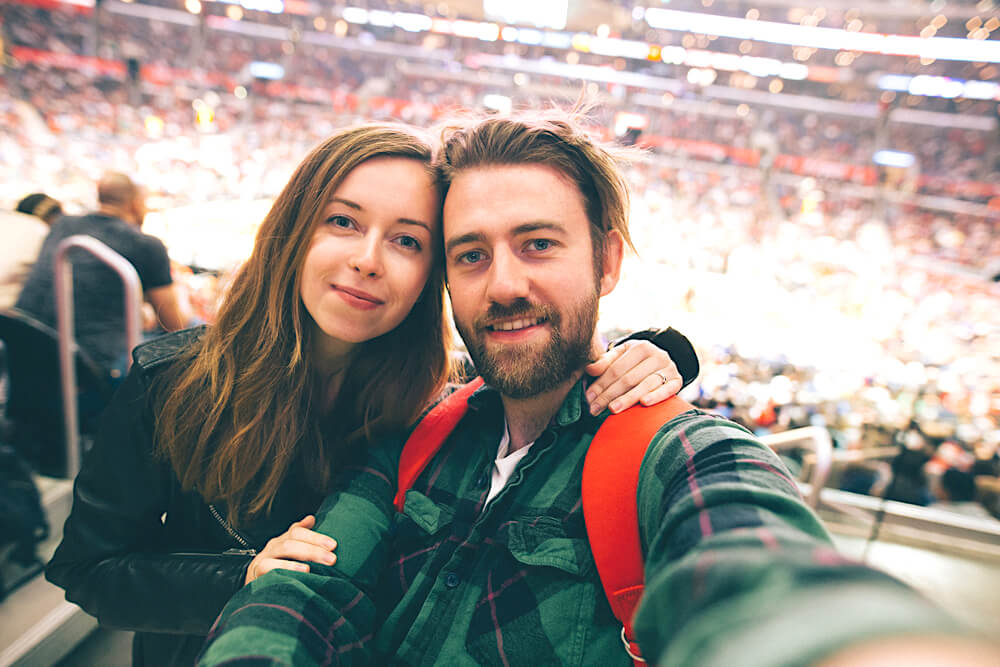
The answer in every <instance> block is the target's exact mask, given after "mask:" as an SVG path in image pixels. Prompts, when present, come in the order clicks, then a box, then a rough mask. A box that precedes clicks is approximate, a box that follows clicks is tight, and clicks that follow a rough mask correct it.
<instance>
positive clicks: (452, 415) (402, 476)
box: [393, 377, 483, 512]
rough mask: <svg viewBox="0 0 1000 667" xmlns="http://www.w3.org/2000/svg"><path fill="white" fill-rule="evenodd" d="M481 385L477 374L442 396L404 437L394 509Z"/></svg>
mask: <svg viewBox="0 0 1000 667" xmlns="http://www.w3.org/2000/svg"><path fill="white" fill-rule="evenodd" d="M481 386H483V378H480V377H477V378H476V379H475V380H473V381H472V382H469V383H468V384H465V385H462V386H461V387H460V388H459V389H457V390H456V391H454V392H453V393H451V394H449V395H448V396H446V397H444V399H442V400H441V402H440V403H438V404H437V405H435V406H434V407H433V408H431V410H430V412H428V413H427V415H426V416H425V417H424V418H423V419H421V420H420V423H419V424H417V427H416V428H415V429H413V433H411V434H410V437H409V438H407V440H406V444H405V445H403V453H402V454H401V455H400V457H399V484H398V486H397V490H396V498H395V499H394V500H393V504H394V505H395V506H396V511H397V512H402V511H403V505H404V504H406V492H407V491H409V490H410V488H411V487H412V486H413V483H414V482H416V481H417V477H420V473H422V472H423V471H424V468H426V467H427V464H428V463H430V460H431V459H432V458H434V455H435V454H437V451H438V450H439V449H440V448H441V445H442V444H444V441H445V440H447V439H448V436H449V435H451V432H452V431H454V430H455V427H456V426H457V425H458V422H459V421H461V419H462V417H464V416H465V413H466V411H467V410H468V409H469V396H471V395H472V392H474V391H475V390H477V389H479V388H480V387H481Z"/></svg>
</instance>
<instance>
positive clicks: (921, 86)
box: [909, 74, 965, 99]
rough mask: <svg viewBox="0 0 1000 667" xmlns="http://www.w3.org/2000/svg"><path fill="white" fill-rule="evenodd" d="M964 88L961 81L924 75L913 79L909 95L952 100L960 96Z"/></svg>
mask: <svg viewBox="0 0 1000 667" xmlns="http://www.w3.org/2000/svg"><path fill="white" fill-rule="evenodd" d="M964 89H965V86H963V85H962V82H961V81H956V80H955V79H949V78H948V77H945V76H928V75H926V74H923V75H920V76H915V77H913V81H911V82H910V90H909V92H910V94H911V95H924V96H927V97H946V98H948V99H954V98H956V97H958V96H959V95H961V94H962V91H963V90H964Z"/></svg>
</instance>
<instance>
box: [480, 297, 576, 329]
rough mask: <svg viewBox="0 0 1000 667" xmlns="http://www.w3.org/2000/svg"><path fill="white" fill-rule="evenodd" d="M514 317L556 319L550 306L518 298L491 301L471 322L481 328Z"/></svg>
mask: <svg viewBox="0 0 1000 667" xmlns="http://www.w3.org/2000/svg"><path fill="white" fill-rule="evenodd" d="M516 317H524V318H543V319H546V320H551V321H554V320H555V319H556V313H555V312H553V311H552V310H551V309H550V308H547V307H545V306H542V305H536V304H533V303H531V302H530V301H528V300H527V299H525V298H520V299H517V300H515V301H513V302H511V303H506V304H505V303H496V302H493V303H491V304H490V307H489V308H487V309H486V313H485V314H484V315H480V316H479V317H477V318H476V320H475V322H474V323H473V324H474V326H475V328H476V329H477V330H482V329H485V328H486V327H488V326H491V325H493V324H495V323H496V322H499V321H502V320H510V319H511V318H516Z"/></svg>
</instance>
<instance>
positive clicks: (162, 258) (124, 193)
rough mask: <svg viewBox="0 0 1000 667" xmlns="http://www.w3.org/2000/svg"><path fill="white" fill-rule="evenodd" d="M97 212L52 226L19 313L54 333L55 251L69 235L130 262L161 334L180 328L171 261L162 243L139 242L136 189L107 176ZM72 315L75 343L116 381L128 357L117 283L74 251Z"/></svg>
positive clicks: (140, 206)
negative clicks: (93, 241) (101, 244)
mask: <svg viewBox="0 0 1000 667" xmlns="http://www.w3.org/2000/svg"><path fill="white" fill-rule="evenodd" d="M97 201H98V210H97V211H96V212H94V213H90V214H87V215H82V216H65V217H63V218H61V219H60V220H59V221H58V222H56V224H54V225H53V226H52V231H51V232H50V233H49V235H48V237H47V238H46V239H45V242H44V243H43V244H42V249H41V252H40V253H39V255H38V261H36V262H35V265H34V266H33V267H32V269H31V273H30V274H29V275H28V278H27V280H26V281H25V283H24V288H23V289H22V290H21V294H20V296H19V297H18V299H17V304H16V307H17V308H18V309H19V310H22V311H24V312H25V313H27V314H29V315H31V316H33V317H35V318H36V319H38V320H40V321H41V322H43V323H45V324H47V325H49V326H51V327H52V328H56V303H55V301H56V300H55V286H54V276H53V265H54V261H55V253H56V247H57V246H58V245H59V242H60V241H62V240H63V239H65V238H67V237H69V236H73V235H75V234H84V235H87V236H92V237H94V238H96V239H98V240H99V241H102V242H104V243H105V244H107V245H108V246H109V247H110V248H111V249H112V250H114V251H116V252H118V254H120V255H122V256H123V257H124V258H125V259H127V260H128V261H129V262H131V264H132V266H134V267H135V270H136V272H137V273H138V274H139V280H140V281H141V282H142V290H143V295H144V297H145V299H146V300H147V301H148V302H149V303H150V304H151V305H152V306H153V310H155V311H156V316H157V318H158V319H159V321H160V326H162V327H163V329H165V330H166V331H175V330H177V329H181V328H183V327H184V326H185V324H186V316H185V315H184V313H183V311H182V309H181V307H180V305H179V302H178V299H177V294H176V292H175V290H174V285H173V284H172V282H173V281H172V280H171V277H170V259H169V258H168V256H167V249H166V248H165V247H164V245H163V243H162V242H161V241H160V240H159V239H157V238H156V237H154V236H149V235H148V234H143V233H142V231H141V227H142V221H143V219H144V218H145V216H146V202H145V194H144V192H143V190H142V188H141V187H140V186H138V185H136V184H135V183H133V182H132V179H130V178H129V177H128V176H126V175H125V174H120V173H116V172H108V173H106V174H105V175H104V176H103V177H101V180H100V182H98V184H97ZM71 256H72V260H73V295H74V296H73V311H74V316H75V317H74V320H75V322H74V326H75V333H76V340H77V342H78V343H79V345H80V348H81V349H82V350H83V351H84V352H86V353H87V354H88V355H89V356H90V357H91V358H93V359H94V361H96V362H97V363H98V364H100V365H101V366H103V367H105V368H107V369H108V371H109V372H110V373H111V374H112V375H113V376H115V377H120V375H121V373H122V371H123V370H124V367H125V360H126V359H127V355H128V354H129V353H130V352H131V351H130V350H126V349H125V348H126V342H125V304H124V289H123V287H122V285H121V281H120V279H119V278H118V275H117V274H116V273H115V272H114V271H113V270H112V269H110V268H109V267H107V266H105V264H104V263H103V262H101V261H100V260H98V259H97V258H96V257H94V256H92V255H91V254H90V253H86V252H83V251H73V252H72V255H71Z"/></svg>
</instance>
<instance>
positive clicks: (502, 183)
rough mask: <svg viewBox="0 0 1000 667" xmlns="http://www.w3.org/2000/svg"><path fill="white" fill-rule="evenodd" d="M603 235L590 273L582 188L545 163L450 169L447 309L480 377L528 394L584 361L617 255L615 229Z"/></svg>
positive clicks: (544, 387)
mask: <svg viewBox="0 0 1000 667" xmlns="http://www.w3.org/2000/svg"><path fill="white" fill-rule="evenodd" d="M607 239H608V240H607V243H606V247H605V253H604V261H603V263H602V266H601V270H600V272H599V275H595V270H594V261H593V250H592V248H593V246H592V243H591V238H590V222H589V221H588V219H587V214H586V210H585V208H584V200H583V195H582V194H581V193H580V191H579V189H578V188H577V187H576V185H575V184H574V183H573V182H572V181H570V180H569V179H568V178H566V177H565V176H563V175H562V173H561V172H559V171H557V170H556V169H554V168H552V167H548V166H544V165H538V164H532V165H514V166H494V167H479V168H474V169H468V170H466V171H463V172H460V173H459V175H458V176H457V177H456V178H455V179H454V181H453V182H452V184H451V187H450V189H449V190H448V196H447V198H446V199H445V204H444V240H445V261H446V266H447V271H448V285H449V290H450V293H451V303H452V309H453V311H454V315H455V323H456V324H457V325H458V330H459V333H461V335H462V338H463V340H465V344H466V346H467V347H468V349H469V354H470V355H471V356H472V360H473V361H474V362H475V364H476V368H477V370H478V371H479V373H480V374H481V375H482V376H483V378H484V379H485V380H486V381H487V382H488V383H489V384H491V385H493V386H495V387H497V388H498V389H499V390H500V391H501V392H503V393H504V394H505V395H507V396H510V397H512V398H527V397H529V396H535V395H537V394H540V393H543V392H546V391H549V390H552V389H555V388H556V387H558V386H559V385H560V384H562V383H563V382H565V381H566V380H568V379H570V377H571V376H572V375H573V373H575V372H576V371H578V370H579V369H580V368H581V367H582V366H583V365H584V364H585V363H586V362H587V361H588V359H589V358H590V356H591V352H592V349H591V346H592V343H591V341H592V340H593V335H594V329H595V327H596V324H597V302H598V299H599V298H600V297H601V296H603V295H605V294H607V293H608V292H610V291H611V290H612V289H613V288H614V286H615V284H616V283H617V281H618V271H619V268H620V265H621V256H622V239H621V236H620V235H618V234H617V232H612V233H610V234H609V235H608V237H607Z"/></svg>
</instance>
